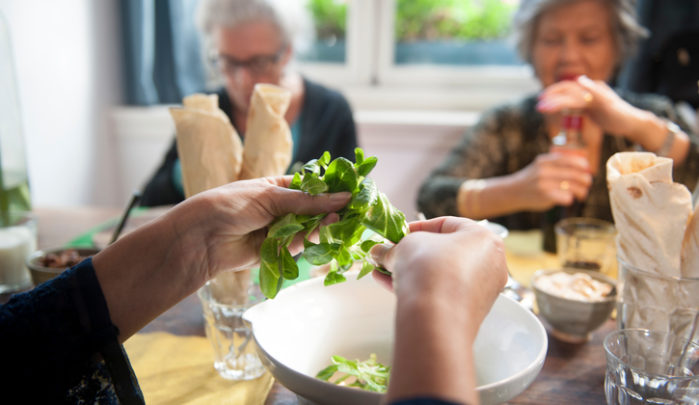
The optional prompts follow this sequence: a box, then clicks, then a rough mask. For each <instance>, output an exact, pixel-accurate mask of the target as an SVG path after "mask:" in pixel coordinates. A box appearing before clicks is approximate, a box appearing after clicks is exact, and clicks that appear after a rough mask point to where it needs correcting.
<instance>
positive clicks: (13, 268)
mask: <svg viewBox="0 0 699 405" xmlns="http://www.w3.org/2000/svg"><path fill="white" fill-rule="evenodd" d="M30 210H31V199H30V196H29V181H28V176H27V160H26V154H25V150H24V136H23V134H22V125H21V114H20V108H19V99H18V96H17V80H16V76H15V66H14V57H13V54H12V47H11V41H10V35H9V31H8V26H7V20H6V19H5V17H4V16H3V15H2V13H0V295H2V294H7V293H13V292H17V291H21V290H23V289H26V288H28V287H31V284H32V283H31V278H30V275H29V270H28V269H27V267H26V264H25V260H26V259H27V257H28V256H29V255H30V254H31V253H32V252H33V251H34V250H35V249H36V222H35V220H34V217H33V215H32V214H31V212H30Z"/></svg>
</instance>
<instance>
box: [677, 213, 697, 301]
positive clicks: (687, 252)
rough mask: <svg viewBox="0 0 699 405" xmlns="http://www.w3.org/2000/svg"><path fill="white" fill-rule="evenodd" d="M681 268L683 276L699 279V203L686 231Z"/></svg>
mask: <svg viewBox="0 0 699 405" xmlns="http://www.w3.org/2000/svg"><path fill="white" fill-rule="evenodd" d="M680 270H681V273H682V276H683V277H687V278H696V279H699V204H697V206H696V207H694V213H693V214H692V219H691V220H690V221H689V224H688V225H687V229H686V230H685V231H684V240H683V241H682V255H681V256H680ZM697 299H699V297H698V298H697Z"/></svg>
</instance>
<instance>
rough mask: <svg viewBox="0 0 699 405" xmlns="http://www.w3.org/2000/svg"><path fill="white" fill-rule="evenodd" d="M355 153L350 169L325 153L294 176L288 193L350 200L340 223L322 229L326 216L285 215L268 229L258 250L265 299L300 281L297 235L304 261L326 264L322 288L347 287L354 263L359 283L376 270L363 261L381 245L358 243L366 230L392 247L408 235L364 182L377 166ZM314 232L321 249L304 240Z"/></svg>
mask: <svg viewBox="0 0 699 405" xmlns="http://www.w3.org/2000/svg"><path fill="white" fill-rule="evenodd" d="M354 153H355V160H356V162H355V163H352V162H350V161H349V160H347V159H345V158H343V157H339V158H336V159H334V160H332V161H331V160H330V159H331V157H330V153H329V152H327V151H326V152H325V153H323V155H322V156H321V157H320V158H319V159H313V160H311V161H309V162H308V163H306V164H305V165H303V168H302V169H301V172H297V173H295V174H294V178H293V180H292V181H291V184H290V185H289V188H292V189H296V190H301V191H304V192H306V193H309V194H313V195H315V194H320V193H337V192H340V191H349V192H351V193H352V198H351V200H350V202H349V203H348V204H347V206H346V207H345V208H343V209H342V210H341V211H340V212H338V214H339V216H340V219H339V221H337V222H335V223H332V224H328V225H320V222H321V220H322V219H323V218H325V216H326V215H325V214H320V215H314V216H308V215H295V214H287V215H284V216H282V217H279V218H277V219H276V220H275V221H274V222H273V223H272V224H271V225H270V227H269V230H268V232H267V238H266V239H265V241H264V242H263V243H262V248H261V249H260V257H261V264H260V289H261V290H262V293H264V295H265V296H266V297H268V298H274V297H275V296H276V295H277V293H278V292H279V290H280V289H281V286H282V282H283V281H284V280H285V279H287V280H293V279H295V278H297V277H298V274H299V270H298V266H297V265H296V262H295V261H294V260H293V258H292V257H291V254H290V253H289V249H288V246H289V244H290V243H291V241H292V240H293V239H294V237H295V236H296V235H297V234H298V233H300V232H303V233H304V248H305V250H304V252H303V256H304V258H305V259H306V260H308V262H309V263H311V264H314V265H316V266H319V265H323V264H327V263H330V271H329V273H328V274H327V276H326V277H325V281H324V284H325V285H331V284H336V283H340V282H343V281H345V280H346V278H345V276H344V275H343V274H342V273H344V272H346V271H347V270H348V269H349V268H350V267H351V266H352V264H353V263H354V262H355V261H362V262H363V263H362V269H361V271H360V273H359V276H358V278H361V277H364V276H365V275H367V274H369V273H370V272H371V271H372V270H373V269H374V265H372V264H371V263H369V262H368V261H367V260H366V255H367V253H368V252H369V249H371V247H372V246H374V245H375V244H377V243H381V242H377V241H374V240H364V241H362V235H363V234H364V231H365V230H367V229H371V230H372V231H374V232H375V233H377V234H378V235H381V236H382V237H384V238H386V239H388V240H390V241H391V242H394V243H397V242H398V241H399V240H401V239H402V238H403V236H405V235H406V234H407V233H408V223H407V222H406V220H405V215H404V214H403V213H402V212H400V210H398V209H396V208H395V207H394V206H392V205H391V203H390V202H389V201H388V198H386V196H385V195H384V194H383V193H381V192H379V190H378V189H377V188H376V185H375V184H374V182H373V181H372V180H371V179H370V178H368V177H367V175H369V173H370V172H371V170H372V169H373V168H374V167H375V166H376V162H377V159H376V157H373V156H372V157H368V158H365V157H364V151H363V150H362V149H360V148H357V149H355V151H354ZM316 228H317V229H318V233H319V235H320V242H319V243H313V242H311V241H309V240H308V236H309V235H310V234H311V233H312V232H313V231H314V230H315V229H316Z"/></svg>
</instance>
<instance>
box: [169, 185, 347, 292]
mask: <svg viewBox="0 0 699 405" xmlns="http://www.w3.org/2000/svg"><path fill="white" fill-rule="evenodd" d="M290 181H291V177H290V176H285V177H276V178H262V179H255V180H244V181H237V182H234V183H231V184H228V185H226V186H223V187H219V188H216V189H213V190H209V191H206V192H204V193H201V194H200V195H197V196H195V197H192V198H191V199H188V200H186V201H185V202H183V203H182V204H180V205H178V206H177V207H175V208H174V209H173V210H171V212H170V213H169V215H171V216H172V217H173V219H174V220H173V226H174V229H175V233H176V234H178V235H180V236H181V238H180V244H181V247H182V249H188V250H191V251H192V252H193V253H194V252H197V254H198V258H197V260H196V263H197V265H198V267H199V269H201V270H202V271H204V272H208V273H205V277H206V279H208V278H211V277H213V276H215V275H216V274H217V273H218V272H219V271H222V270H233V269H243V268H249V267H253V266H255V265H257V264H258V263H259V259H260V257H259V251H260V246H261V244H262V241H263V240H264V239H265V237H266V234H267V229H266V227H267V225H269V224H270V223H271V222H272V221H273V220H274V219H275V218H276V217H278V216H280V215H284V214H287V213H295V214H309V215H315V214H319V213H328V212H334V211H337V210H339V209H341V208H342V207H344V206H345V205H346V204H347V203H348V202H349V199H350V193H345V192H343V193H335V194H321V195H316V196H311V195H309V194H306V193H303V192H301V191H299V190H291V189H289V188H287V186H288V185H289V182H290ZM301 246H302V244H301V241H300V240H298V241H296V243H292V245H291V246H290V248H291V250H292V252H293V251H298V250H299V249H300V247H301Z"/></svg>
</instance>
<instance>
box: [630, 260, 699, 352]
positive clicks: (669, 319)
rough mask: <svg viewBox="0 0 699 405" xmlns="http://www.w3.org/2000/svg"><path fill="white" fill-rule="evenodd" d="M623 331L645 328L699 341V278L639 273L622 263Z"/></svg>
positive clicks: (646, 272) (632, 267)
mask: <svg viewBox="0 0 699 405" xmlns="http://www.w3.org/2000/svg"><path fill="white" fill-rule="evenodd" d="M619 275H620V277H619V285H618V289H619V298H618V303H617V324H618V328H619V329H632V328H643V329H650V330H654V331H661V332H671V333H673V334H675V335H677V336H679V337H683V338H686V339H697V338H699V331H698V330H697V329H699V325H698V324H699V278H679V277H670V276H665V275H662V274H656V273H652V272H650V271H648V270H646V269H639V268H637V267H635V266H632V265H630V264H628V263H626V262H625V261H623V260H621V259H619Z"/></svg>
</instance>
